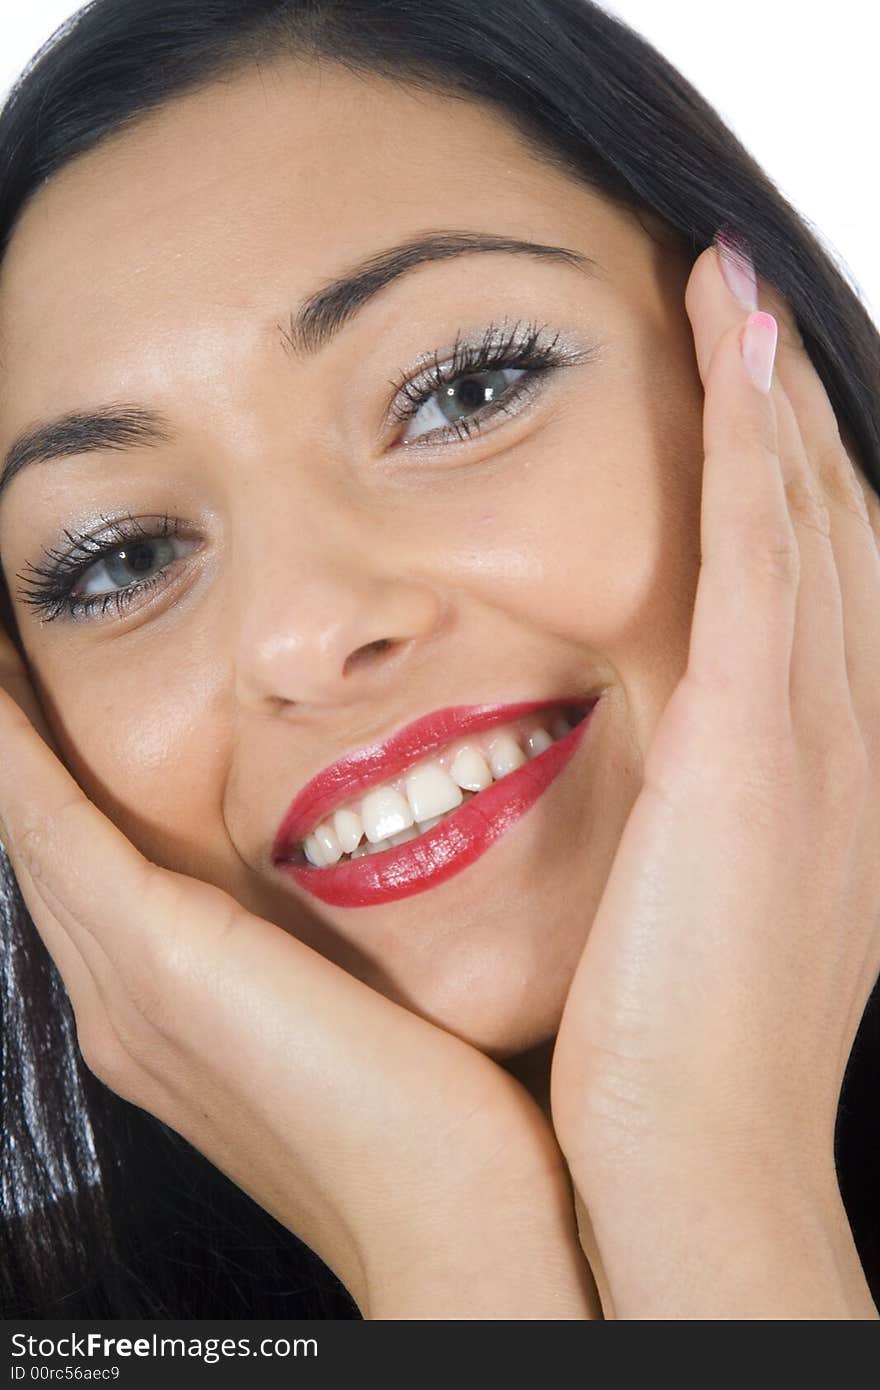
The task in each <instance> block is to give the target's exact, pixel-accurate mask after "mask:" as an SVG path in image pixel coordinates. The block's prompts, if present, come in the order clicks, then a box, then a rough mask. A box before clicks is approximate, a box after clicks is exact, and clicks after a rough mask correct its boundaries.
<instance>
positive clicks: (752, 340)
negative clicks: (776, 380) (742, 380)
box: [742, 313, 779, 396]
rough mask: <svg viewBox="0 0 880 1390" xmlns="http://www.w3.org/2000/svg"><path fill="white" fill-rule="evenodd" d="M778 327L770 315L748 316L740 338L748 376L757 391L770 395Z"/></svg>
mask: <svg viewBox="0 0 880 1390" xmlns="http://www.w3.org/2000/svg"><path fill="white" fill-rule="evenodd" d="M778 331H779V330H778V326H777V323H776V320H775V318H774V317H773V315H772V314H765V313H757V314H749V316H748V318H747V319H746V326H745V331H744V333H743V338H742V355H743V361H744V362H745V364H746V369H747V370H748V373H749V376H750V377H751V378H752V381H753V382H754V384H755V385H756V386H757V388H758V390H759V391H763V392H764V394H765V396H769V394H770V383H771V382H772V380H773V362H774V359H775V357H776V339H777V336H778Z"/></svg>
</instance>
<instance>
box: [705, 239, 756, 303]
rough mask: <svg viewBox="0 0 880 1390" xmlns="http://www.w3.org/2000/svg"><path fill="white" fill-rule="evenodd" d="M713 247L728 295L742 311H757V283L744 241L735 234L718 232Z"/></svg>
mask: <svg viewBox="0 0 880 1390" xmlns="http://www.w3.org/2000/svg"><path fill="white" fill-rule="evenodd" d="M715 245H716V247H717V249H718V259H719V261H720V262H721V274H722V275H723V276H724V279H725V282H726V284H727V288H728V289H729V290H730V293H731V294H732V295H733V297H734V299H735V300H736V301H737V303H738V304H741V305H742V307H743V308H744V309H757V307H758V281H757V279H756V277H755V267H754V265H753V264H752V257H751V255H750V253H749V248H748V246H747V245H746V243H745V241H744V240H743V238H742V237H740V236H737V235H736V234H735V233H731V232H718V233H717V234H716V236H715Z"/></svg>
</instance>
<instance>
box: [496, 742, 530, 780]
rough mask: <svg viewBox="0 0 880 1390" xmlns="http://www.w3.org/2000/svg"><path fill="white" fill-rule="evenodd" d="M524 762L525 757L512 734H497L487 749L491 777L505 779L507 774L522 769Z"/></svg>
mask: <svg viewBox="0 0 880 1390" xmlns="http://www.w3.org/2000/svg"><path fill="white" fill-rule="evenodd" d="M525 761H526V755H525V753H524V752H523V751H522V749H521V748H520V746H519V744H518V743H517V741H516V739H515V738H514V737H513V734H499V735H498V737H497V738H496V739H495V740H494V741H493V743H492V747H491V748H490V749H489V766H490V767H491V769H492V776H493V777H505V776H506V775H507V773H508V772H514V771H515V770H516V768H518V767H522V765H523V763H524V762H525Z"/></svg>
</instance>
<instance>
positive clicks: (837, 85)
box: [0, 0, 880, 325]
mask: <svg viewBox="0 0 880 1390" xmlns="http://www.w3.org/2000/svg"><path fill="white" fill-rule="evenodd" d="M118 3H120V4H124V3H125V0H118ZM425 3H430V0H425ZM602 3H603V4H604V8H605V9H607V10H610V11H612V12H613V13H614V14H616V15H618V16H619V17H620V18H621V19H623V20H624V21H625V22H626V23H627V24H629V25H630V26H631V27H632V28H633V29H636V30H638V31H639V32H640V33H641V34H643V35H644V36H645V37H646V38H647V39H649V40H650V42H651V43H653V44H654V45H655V47H657V48H659V49H660V51H661V52H662V53H664V54H665V56H666V57H667V58H669V60H670V61H671V62H672V63H673V64H674V66H675V67H677V68H678V69H679V71H680V72H682V73H683V74H684V76H685V77H687V78H688V79H689V81H691V82H692V83H693V84H694V86H695V87H697V88H698V90H699V91H700V92H702V94H703V95H704V96H705V97H706V98H707V99H708V100H709V101H710V102H711V103H712V105H713V106H714V107H715V108H716V109H717V110H718V112H719V113H720V115H721V116H722V118H723V119H724V120H725V121H726V122H727V124H728V125H729V126H730V127H731V128H732V129H733V130H734V132H735V133H736V134H737V135H738V136H739V138H740V140H742V142H743V144H744V145H745V146H746V148H747V149H748V150H749V151H750V152H751V153H752V154H753V155H755V157H756V158H757V160H758V162H759V163H760V164H761V165H762V166H763V167H764V169H765V170H766V171H767V173H768V174H769V175H770V176H771V178H772V179H773V180H774V182H775V183H776V184H777V186H778V187H779V188H780V190H781V191H782V193H783V194H784V195H785V196H786V197H787V198H788V199H789V201H790V202H791V203H793V204H794V206H795V207H796V208H797V209H798V210H799V211H800V212H801V213H802V214H803V215H804V216H805V217H806V219H807V220H808V221H809V222H810V223H811V224H812V226H813V227H814V229H815V230H816V231H817V232H818V234H819V236H820V238H821V239H822V241H823V242H824V243H825V245H826V246H827V247H828V249H829V250H830V251H831V253H832V255H833V256H834V258H835V260H836V261H837V263H838V264H839V266H840V268H841V270H842V271H843V273H844V274H845V275H846V276H847V278H848V279H849V280H850V282H851V284H852V285H853V287H854V289H855V290H856V292H857V293H858V294H860V296H861V298H862V300H863V301H864V302H865V304H866V305H867V307H868V309H869V311H870V312H871V314H872V315H873V318H874V320H875V322H876V323H877V324H878V325H880V255H878V252H877V244H878V233H877V220H878V213H880V196H878V191H877V188H878V183H880V176H878V157H877V147H876V139H875V137H876V135H877V132H878V119H877V111H876V90H875V89H876V84H877V58H876V54H877V40H878V38H880V6H878V5H877V4H876V0H834V4H833V5H828V4H819V5H807V4H804V2H803V0H735V3H734V4H728V5H727V6H725V5H722V4H712V3H707V0H602ZM474 4H475V5H476V4H479V0H474ZM78 8H79V4H78V3H75V2H74V0H0V97H2V95H3V94H5V92H6V91H7V89H8V88H9V86H10V84H11V83H12V81H13V80H14V78H15V77H16V76H17V75H18V73H19V71H20V70H21V69H22V67H23V66H24V65H25V63H26V62H27V61H28V59H29V58H30V57H31V56H32V54H33V53H34V52H35V51H36V49H37V48H38V47H39V45H40V44H41V43H42V42H43V40H44V39H46V38H48V36H49V34H50V33H51V32H52V30H53V29H54V28H55V27H56V25H57V24H59V23H60V22H61V21H62V20H63V19H66V18H67V17H68V16H69V15H70V14H72V13H74V12H75V11H76V10H77V9H78Z"/></svg>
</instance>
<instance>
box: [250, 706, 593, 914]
mask: <svg viewBox="0 0 880 1390" xmlns="http://www.w3.org/2000/svg"><path fill="white" fill-rule="evenodd" d="M598 700H599V696H596V697H594V698H593V699H592V700H589V701H585V700H584V699H583V697H581V699H580V700H578V699H576V698H575V699H571V700H545V701H533V702H529V703H522V704H517V705H470V706H467V705H459V706H452V707H450V708H448V709H445V710H439V711H438V712H437V713H435V714H431V715H427V716H426V717H425V718H423V719H417V720H416V721H415V722H414V723H412V724H408V725H407V726H406V728H405V729H402V730H401V731H400V732H399V733H398V734H395V735H394V736H393V738H391V739H389V740H388V741H387V742H385V743H383V744H374V745H372V746H370V747H367V748H364V749H361V750H359V752H357V753H355V754H354V755H352V756H351V757H349V758H343V759H340V761H339V762H337V763H333V764H332V765H331V766H330V767H329V768H327V769H326V770H325V771H324V772H321V773H319V774H318V775H317V776H316V777H314V778H312V780H311V782H309V783H307V785H306V786H305V787H304V788H303V790H302V791H301V792H300V794H299V796H298V797H297V798H296V800H295V801H294V802H293V805H292V806H291V807H290V810H289V811H288V813H287V816H286V817H285V819H284V821H283V822H282V825H281V828H280V830H279V832H278V835H277V836H276V840H275V848H274V850H273V860H274V862H275V863H276V864H277V865H278V866H279V867H281V868H283V869H284V871H285V873H288V874H290V876H291V878H292V879H293V880H294V882H295V883H297V884H299V886H300V887H302V888H305V889H306V890H307V891H308V892H310V893H312V894H313V895H314V896H315V897H317V898H320V899H321V900H322V901H323V902H326V903H332V904H334V905H336V906H338V907H368V906H373V905H376V904H379V903H386V902H391V901H394V900H396V899H398V898H405V897H409V896H410V895H411V894H413V893H420V892H423V891H424V890H425V889H427V888H433V887H435V886H436V885H437V884H438V883H442V882H444V881H445V880H446V879H448V878H451V877H452V876H453V875H454V874H457V873H459V872H460V871H461V870H462V869H465V868H467V867H468V865H470V864H472V863H473V862H474V861H475V860H476V859H478V858H479V857H480V855H482V854H484V853H485V851H486V850H487V849H488V848H489V846H490V845H491V844H493V843H494V842H495V840H497V839H498V837H499V836H500V835H502V834H504V832H505V831H506V830H508V829H509V828H510V826H511V825H513V824H514V822H515V821H517V820H519V818H520V816H522V815H523V814H524V813H525V812H526V811H527V810H528V809H529V807H530V806H531V805H532V804H533V803H534V802H535V801H536V800H537V799H538V797H539V796H540V795H541V793H542V792H543V791H544V790H545V789H546V787H548V786H549V784H550V783H551V782H552V781H553V780H554V779H555V778H556V777H557V776H558V775H559V773H560V772H561V771H562V769H563V768H564V767H565V765H566V763H567V762H568V760H569V758H571V756H572V755H573V753H574V752H575V750H576V748H577V747H578V745H579V743H580V741H581V739H582V738H583V736H584V734H585V733H586V730H587V728H588V726H589V724H590V722H591V719H592V714H593V710H594V709H595V706H596V704H597V703H598ZM565 704H569V705H574V704H579V705H581V706H583V705H584V704H586V705H587V706H588V713H587V715H586V717H585V718H584V719H582V720H581V722H580V723H578V724H576V725H575V727H574V728H573V729H572V730H571V732H570V733H568V734H566V735H565V736H564V737H563V738H561V739H558V740H557V741H556V742H555V743H553V744H551V746H550V747H549V748H548V749H546V751H545V752H543V753H541V754H540V755H539V756H538V757H536V758H534V759H532V760H531V761H529V762H527V763H524V764H523V765H522V767H519V768H517V769H516V771H515V772H509V773H508V774H507V775H506V776H505V777H502V778H501V779H500V780H499V781H497V782H493V784H492V786H490V787H487V788H486V789H485V791H482V792H480V793H479V795H478V796H475V797H472V798H471V799H470V800H469V801H467V802H465V803H464V805H463V806H461V807H459V809H458V810H457V811H454V812H452V813H451V814H450V815H448V816H446V817H445V819H444V820H443V821H442V823H441V824H440V825H437V826H435V827H434V829H433V830H430V831H427V832H426V833H425V834H423V835H420V836H419V837H418V839H416V840H410V841H408V842H407V843H406V844H403V845H399V846H397V847H396V848H395V849H389V850H385V851H383V852H382V853H380V854H377V855H364V856H362V857H361V858H359V859H354V860H349V861H347V862H346V863H342V864H337V865H334V866H332V867H327V868H322V869H319V868H313V867H312V866H311V865H308V864H303V863H296V862H292V861H289V860H288V861H286V862H285V860H284V856H285V853H289V851H290V849H291V848H292V847H293V845H294V844H296V843H297V842H299V841H300V840H302V839H303V838H304V837H305V836H306V835H307V834H308V833H309V832H310V831H311V830H312V829H313V828H314V826H315V825H316V824H317V823H318V822H319V821H320V820H321V818H322V816H323V815H324V813H325V812H328V811H330V810H332V809H334V808H336V807H338V806H339V805H340V803H341V802H343V801H345V800H348V799H350V798H351V797H352V796H353V795H355V794H356V793H357V792H360V791H363V790H366V789H367V788H368V787H371V786H374V785H376V784H377V783H380V782H383V781H386V780H388V779H389V778H391V777H394V776H395V775H396V774H397V773H399V772H402V771H403V770H404V769H405V768H407V767H408V766H409V765H410V764H411V763H413V762H416V761H418V759H419V758H421V757H424V756H426V755H427V754H429V753H431V752H433V751H435V750H436V749H437V748H439V747H442V746H443V745H444V744H446V743H449V742H450V741H451V740H452V739H454V738H456V737H458V736H460V735H461V734H464V733H472V732H475V731H476V730H478V729H488V728H492V727H493V726H494V725H496V724H505V723H509V722H511V721H513V720H515V719H519V718H522V717H524V716H525V715H527V714H533V713H536V712H538V711H539V710H543V709H550V708H558V707H559V706H560V705H565Z"/></svg>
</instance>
